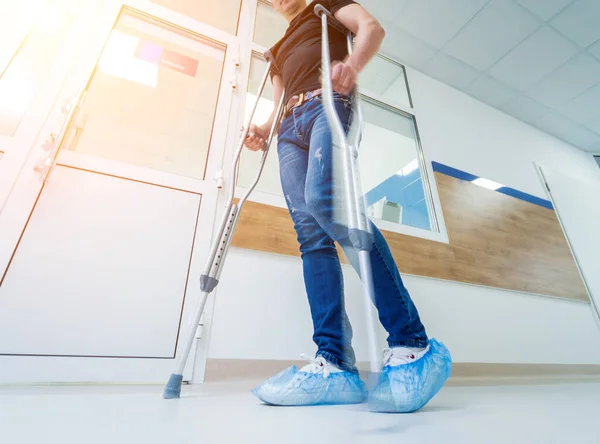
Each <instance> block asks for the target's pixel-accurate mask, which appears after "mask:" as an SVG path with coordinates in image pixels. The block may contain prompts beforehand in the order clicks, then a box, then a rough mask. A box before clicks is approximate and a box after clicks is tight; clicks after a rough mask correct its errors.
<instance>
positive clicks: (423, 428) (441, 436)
mask: <svg viewBox="0 0 600 444" xmlns="http://www.w3.org/2000/svg"><path fill="white" fill-rule="evenodd" d="M254 383H255V382H254V381H252V382H249V381H241V382H224V383H209V384H206V385H204V386H187V387H185V396H184V397H183V398H182V399H180V400H174V401H165V400H162V399H161V398H160V393H161V387H158V386H58V387H41V386H38V387H0V442H2V443H16V444H29V443H45V444H55V443H56V444H58V443H60V444H71V443H73V444H74V443H77V444H81V443H85V444H96V443H98V444H100V443H102V444H109V443H110V444H121V443H123V444H125V443H127V444H138V443H139V444H154V443H157V444H158V443H160V444H167V443H168V444H175V443H211V444H212V443H215V444H216V443H219V444H220V443H227V444H228V443H261V444H268V443H286V444H287V443H290V444H295V443H302V444H307V443H310V442H319V443H329V442H336V443H338V442H339V443H344V444H346V443H368V444H377V443H386V444H387V443H398V444H400V443H407V444H408V443H419V444H425V443H435V444H446V443H460V444H471V443H473V444H475V443H476V444H495V443H499V444H500V443H502V444H508V443H511V444H516V443H527V444H532V443H540V444H541V443H543V444H549V443H578V444H586V443H590V444H592V443H598V442H599V441H598V439H599V438H598V436H600V435H599V432H598V429H597V423H598V418H600V383H598V382H589V381H588V382H579V383H568V384H553V385H551V384H548V385H533V386H528V385H504V386H478V387H474V386H471V387H464V386H456V385H450V386H448V387H446V388H444V389H443V390H442V392H441V393H440V395H439V396H438V397H437V398H435V399H434V401H433V402H432V403H431V404H430V405H428V406H427V407H426V408H424V409H423V410H422V411H420V412H418V413H413V414H410V415H387V414H373V413H369V412H368V411H367V410H366V406H364V405H358V406H335V407H309V408H306V407H305V408H289V407H288V408H275V407H268V406H264V405H260V404H259V403H258V401H257V400H256V399H254V397H253V396H252V395H251V394H250V393H249V392H248V389H250V388H251V387H252V386H253V385H254Z"/></svg>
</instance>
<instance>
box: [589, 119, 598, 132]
mask: <svg viewBox="0 0 600 444" xmlns="http://www.w3.org/2000/svg"><path fill="white" fill-rule="evenodd" d="M586 126H587V128H588V129H590V130H592V131H593V132H595V133H596V134H600V119H596V120H593V121H591V122H590V123H588V124H587V125H586Z"/></svg>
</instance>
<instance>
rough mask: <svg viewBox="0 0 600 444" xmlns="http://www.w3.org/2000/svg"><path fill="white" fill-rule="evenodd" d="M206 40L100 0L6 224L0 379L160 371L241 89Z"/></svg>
mask: <svg viewBox="0 0 600 444" xmlns="http://www.w3.org/2000/svg"><path fill="white" fill-rule="evenodd" d="M184 25H185V26H184ZM212 29H213V28H211V27H210V26H204V25H203V24H201V23H199V22H189V21H182V20H181V17H180V16H179V15H178V14H177V13H170V12H168V11H167V10H165V9H164V8H162V7H160V6H157V5H155V4H153V3H150V2H137V3H135V5H123V6H122V5H118V7H116V5H114V4H113V5H110V4H109V5H104V6H103V7H102V8H101V11H100V12H99V13H98V14H97V15H96V16H95V17H94V19H93V20H90V21H88V22H87V23H86V26H85V29H84V30H82V32H81V33H80V34H79V36H78V38H79V41H80V43H81V44H80V45H79V50H78V51H74V52H73V54H74V55H73V57H75V58H76V59H77V63H76V66H74V68H73V70H72V74H71V75H70V76H69V77H68V78H66V81H65V82H64V87H63V88H62V89H61V91H60V94H59V95H58V98H57V100H56V101H55V106H54V107H53V109H52V111H51V112H50V113H49V114H48V116H47V119H46V123H45V124H44V125H43V126H42V127H41V129H40V132H39V134H40V136H39V137H38V139H37V140H36V142H35V144H34V147H33V148H32V150H31V153H30V155H29V157H28V158H27V161H26V162H25V163H24V166H23V171H22V173H21V174H20V176H19V178H18V180H17V181H16V183H15V185H14V186H13V187H12V189H11V193H10V195H9V197H8V199H7V201H6V204H5V206H4V209H3V211H2V213H0V231H2V233H3V236H2V239H3V241H2V245H0V277H1V280H0V367H3V368H4V370H3V373H4V374H3V375H2V376H1V377H2V379H4V380H5V381H15V380H19V378H21V376H19V375H18V374H17V372H16V369H18V368H19V367H20V366H19V365H16V364H15V363H19V362H21V361H22V360H31V359H35V360H36V362H37V366H36V368H38V369H39V371H38V374H39V375H40V377H43V380H48V375H50V378H52V380H57V381H69V380H73V381H77V380H96V379H94V375H104V376H97V377H99V378H101V379H102V380H106V378H107V376H106V375H110V377H109V379H110V380H113V381H160V380H161V379H162V378H164V377H165V376H166V375H168V374H169V372H170V369H171V366H172V363H173V359H174V357H175V356H176V354H177V351H178V348H179V347H180V346H181V344H180V341H179V332H180V330H181V329H182V328H183V329H186V328H187V327H188V321H189V318H190V316H191V314H190V312H191V310H192V309H193V308H194V307H195V303H196V301H197V299H198V297H199V285H198V279H199V276H200V273H201V268H202V266H203V264H204V260H205V256H206V251H207V250H208V248H209V244H210V241H211V236H212V231H213V223H214V216H215V211H216V204H217V200H218V194H219V190H218V188H217V186H216V182H215V181H213V177H214V176H215V174H216V173H218V172H219V171H220V170H221V168H222V166H221V164H222V160H223V155H224V151H225V143H226V140H227V132H228V116H229V113H230V107H231V101H232V94H233V91H234V89H233V87H235V83H233V85H232V84H230V83H229V82H228V81H227V79H231V78H233V77H234V76H235V71H236V69H237V64H236V63H234V62H231V60H233V59H235V57H234V56H233V54H232V51H234V50H236V48H235V44H234V40H233V38H232V39H231V40H230V41H224V40H226V39H223V35H222V33H214V32H213V31H212ZM65 103H66V104H67V105H65ZM65 113H66V116H65ZM44 140H48V142H43V141H44ZM211 302H212V301H211ZM210 311H211V310H210V307H208V309H207V312H209V313H210ZM25 319H26V320H27V324H28V325H29V327H28V328H24V327H23V326H24V320H25ZM204 346H205V343H204V338H203V337H202V336H201V335H199V338H198V347H196V348H195V350H200V353H204V349H205V347H204ZM65 360H69V362H70V363H72V362H76V363H77V365H75V366H70V369H69V372H66V371H63V368H64V366H63V365H62V364H61V363H63V362H66V361H65ZM73 360H75V361H73ZM193 360H194V356H193V355H192V356H191V357H190V362H193ZM7 369H8V370H7ZM10 369H15V371H14V372H13V373H11V370H10ZM44 372H45V373H44ZM191 372H192V368H191V366H190V365H188V369H186V374H185V377H186V379H190V377H191ZM34 373H35V372H34ZM42 375H45V376H42ZM36 378H37V376H36V375H35V374H34V375H29V376H28V377H27V378H26V379H27V380H35V379H36ZM90 378H91V379H90ZM38 380H40V379H38Z"/></svg>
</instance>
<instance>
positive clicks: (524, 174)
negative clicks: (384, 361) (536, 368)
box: [209, 69, 600, 364]
mask: <svg viewBox="0 0 600 444" xmlns="http://www.w3.org/2000/svg"><path fill="white" fill-rule="evenodd" d="M408 78H409V82H410V86H411V92H412V94H413V101H414V106H415V110H416V114H417V121H418V124H419V130H420V134H421V138H422V144H423V149H424V153H425V157H426V160H427V161H428V162H430V161H438V162H441V163H444V164H448V165H450V166H452V167H455V168H459V169H461V170H465V171H467V172H469V173H473V174H477V175H480V176H483V177H486V178H489V179H492V180H495V181H497V182H500V183H503V184H505V185H508V186H511V187H513V188H516V189H519V190H521V191H525V192H528V193H531V194H534V195H536V196H539V197H543V198H547V195H546V193H545V192H544V189H543V187H542V185H541V182H540V180H539V178H538V176H537V173H536V170H535V166H534V161H535V162H539V163H541V164H543V165H546V166H549V167H553V168H555V169H558V170H560V171H566V172H568V173H569V174H571V175H575V176H578V177H580V178H582V179H583V180H588V181H596V180H600V175H598V172H597V171H596V170H597V167H595V165H594V164H593V163H592V162H591V161H590V157H589V156H588V155H586V154H585V153H583V152H581V151H579V150H577V149H575V148H573V147H571V146H570V145H567V144H565V143H563V142H560V141H558V140H557V139H554V138H553V137H551V136H548V135H546V134H544V133H542V132H540V131H538V130H536V129H534V128H532V127H530V126H528V125H526V124H523V123H521V122H519V121H517V120H515V119H514V118H512V117H509V116H507V115H505V114H503V113H501V112H499V111H497V110H495V109H493V108H491V107H489V106H487V105H485V104H483V103H481V102H479V101H477V100H475V99H472V98H470V97H469V96H467V95H465V94H463V93H461V92H459V91H457V90H454V89H453V88H451V87H448V86H446V85H444V84H442V83H440V82H438V81H436V80H433V79H431V78H429V77H427V76H425V75H424V74H421V73H419V72H417V71H414V70H412V69H409V70H408ZM344 274H345V277H346V294H347V305H348V311H349V314H350V317H351V319H352V321H353V326H354V330H355V341H354V342H355V345H356V348H357V355H358V358H359V359H361V360H366V358H367V353H366V341H365V328H364V326H365V320H364V317H363V316H362V314H361V313H362V309H361V307H362V300H361V299H360V298H361V292H360V287H359V281H358V279H357V277H356V276H355V274H354V272H353V270H352V269H350V268H349V267H345V269H344ZM405 282H406V286H407V288H408V289H409V291H410V292H411V294H412V296H413V298H414V300H415V302H416V304H417V307H418V308H419V310H420V312H421V315H422V317H423V320H424V323H425V325H426V328H427V330H428V333H429V335H430V336H433V337H437V338H438V339H440V340H442V341H444V342H445V343H446V344H447V345H448V346H449V348H450V350H451V352H452V353H453V356H454V360H455V361H456V362H508V363H510V362H512V363H565V364H566V363H587V364H600V330H598V328H597V326H596V323H595V321H594V318H593V316H592V311H591V308H590V306H589V305H588V304H584V303H580V302H573V301H566V300H559V299H552V298H545V297H540V296H533V295H528V294H521V293H516V292H511V291H504V290H497V289H491V288H484V287H477V286H469V285H465V284H460V283H453V282H445V281H438V280H433V279H427V278H419V277H412V276H406V277H405ZM216 296H217V301H216V304H215V313H214V318H213V325H212V326H211V339H210V349H209V357H211V358H238V359H297V358H298V355H299V353H301V352H306V353H309V352H312V351H313V350H314V346H313V344H312V341H311V336H312V325H311V321H310V315H309V311H308V303H307V301H306V296H305V291H304V287H303V282H302V268H301V262H300V259H298V258H292V257H284V256H278V255H273V254H266V253H258V252H253V251H244V250H238V249H232V251H231V253H230V256H229V258H228V262H227V264H226V266H225V269H224V271H223V275H222V279H221V284H220V286H219V288H218V290H217V295H216ZM380 336H381V339H382V341H381V342H382V346H383V345H384V341H383V338H384V337H385V335H384V334H383V332H380Z"/></svg>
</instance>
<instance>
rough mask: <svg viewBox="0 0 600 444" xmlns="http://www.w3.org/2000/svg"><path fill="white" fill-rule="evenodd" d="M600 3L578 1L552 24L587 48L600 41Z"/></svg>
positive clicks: (588, 0)
mask: <svg viewBox="0 0 600 444" xmlns="http://www.w3.org/2000/svg"><path fill="white" fill-rule="evenodd" d="M599 23H600V1H599V0H578V1H576V2H573V3H572V4H571V5H570V6H569V7H568V8H566V9H565V10H563V11H562V12H561V13H560V14H558V15H557V16H556V17H554V18H553V19H552V20H551V21H550V24H551V25H552V26H554V27H555V28H556V29H558V30H559V31H560V32H561V33H562V34H564V35H565V36H567V37H568V38H569V39H571V40H573V41H574V42H575V43H577V44H578V45H580V46H581V47H582V48H586V47H588V46H589V45H591V44H592V43H594V42H595V41H596V40H598V39H600V24H599Z"/></svg>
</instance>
